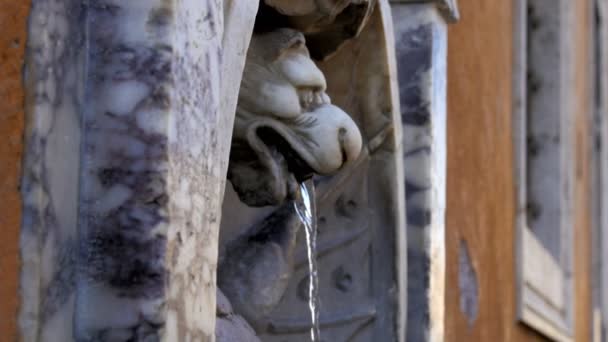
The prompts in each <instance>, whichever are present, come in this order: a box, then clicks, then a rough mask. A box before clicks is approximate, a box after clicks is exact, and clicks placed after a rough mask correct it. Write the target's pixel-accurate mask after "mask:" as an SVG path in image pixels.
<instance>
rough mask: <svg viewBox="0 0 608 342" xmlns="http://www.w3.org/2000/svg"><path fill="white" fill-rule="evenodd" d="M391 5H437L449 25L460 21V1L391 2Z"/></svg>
mask: <svg viewBox="0 0 608 342" xmlns="http://www.w3.org/2000/svg"><path fill="white" fill-rule="evenodd" d="M390 1H391V3H410V4H420V3H427V2H429V3H435V4H436V5H437V8H438V9H439V10H440V11H441V13H442V14H443V17H444V18H445V20H446V21H447V22H448V23H455V22H457V21H458V20H460V12H458V0H390Z"/></svg>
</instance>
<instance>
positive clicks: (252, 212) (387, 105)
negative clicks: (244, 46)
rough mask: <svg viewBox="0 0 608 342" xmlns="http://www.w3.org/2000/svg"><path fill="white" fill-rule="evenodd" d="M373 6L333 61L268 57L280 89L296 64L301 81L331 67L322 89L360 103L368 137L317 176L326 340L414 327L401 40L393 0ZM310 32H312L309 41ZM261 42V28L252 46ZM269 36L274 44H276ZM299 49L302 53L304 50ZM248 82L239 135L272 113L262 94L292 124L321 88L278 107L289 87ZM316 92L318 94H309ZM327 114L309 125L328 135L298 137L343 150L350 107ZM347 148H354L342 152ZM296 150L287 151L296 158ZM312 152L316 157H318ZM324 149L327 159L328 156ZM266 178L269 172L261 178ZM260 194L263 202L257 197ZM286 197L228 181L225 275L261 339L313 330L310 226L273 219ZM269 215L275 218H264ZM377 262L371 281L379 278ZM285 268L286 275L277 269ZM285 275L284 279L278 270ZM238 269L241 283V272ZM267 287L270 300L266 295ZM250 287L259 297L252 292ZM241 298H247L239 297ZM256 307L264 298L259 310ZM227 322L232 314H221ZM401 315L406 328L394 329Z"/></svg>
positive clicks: (389, 336) (399, 335) (357, 118)
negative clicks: (407, 317) (397, 43)
mask: <svg viewBox="0 0 608 342" xmlns="http://www.w3.org/2000/svg"><path fill="white" fill-rule="evenodd" d="M278 2H281V1H278ZM278 2H277V3H278ZM282 3H283V2H282ZM374 13H375V14H374V15H373V16H372V17H370V21H369V23H368V24H369V26H368V27H365V28H364V29H363V31H361V36H359V37H358V38H356V39H353V40H352V41H347V42H345V43H344V41H342V43H344V46H343V47H342V48H341V49H340V50H338V51H337V52H336V54H335V55H334V56H332V57H329V58H328V59H327V60H326V61H325V62H323V63H318V64H317V65H316V66H315V65H314V64H312V65H311V64H305V63H302V62H298V63H292V65H293V69H281V68H282V67H283V66H284V65H283V63H286V62H284V61H282V60H281V58H284V59H285V60H288V59H289V58H292V57H297V55H296V56H294V55H293V54H289V53H284V54H283V56H281V57H279V59H278V61H279V62H278V63H270V64H269V65H270V67H271V68H274V69H271V71H273V72H276V70H277V69H278V70H279V71H281V72H282V73H277V74H278V75H279V76H281V77H278V78H277V77H276V76H275V75H274V74H271V76H272V77H267V76H266V77H265V79H267V80H269V81H270V82H268V83H269V84H271V85H280V86H282V87H279V88H280V89H284V90H286V91H292V90H290V87H289V84H286V83H287V82H285V78H286V79H287V80H290V79H296V78H295V77H294V76H291V75H294V71H298V72H300V73H301V74H297V75H296V76H298V80H299V82H301V79H302V77H301V75H308V76H317V75H318V74H319V72H318V71H317V69H320V70H322V71H323V73H324V74H325V77H324V79H323V80H322V81H323V82H322V83H321V84H316V92H319V91H320V92H324V91H325V83H327V89H328V90H327V93H328V94H329V95H330V97H331V98H332V101H333V103H335V104H336V106H338V107H342V108H345V109H346V112H348V113H349V114H350V115H351V120H353V121H354V122H356V123H357V125H358V127H360V129H361V130H362V133H363V134H362V135H363V140H364V147H363V151H362V153H361V155H360V156H359V157H358V158H357V159H355V160H353V161H352V162H349V163H348V164H346V167H344V168H343V169H342V170H341V171H340V172H339V173H338V174H337V175H335V176H325V177H315V179H314V183H315V184H316V186H317V188H318V196H317V198H316V199H317V204H318V209H319V241H318V246H319V250H318V254H317V258H318V259H319V265H320V281H321V305H322V309H321V319H320V323H321V330H322V332H321V336H322V339H323V340H328V341H342V340H370V339H371V338H376V339H378V340H393V339H395V340H403V339H404V331H405V329H404V326H403V325H402V324H401V322H404V317H400V316H399V315H400V314H402V313H401V312H399V307H402V305H403V306H404V305H405V260H404V259H405V211H404V203H403V200H404V198H405V196H404V186H403V178H402V168H401V160H402V159H401V158H402V157H401V154H402V152H401V145H400V144H401V135H400V134H401V122H400V118H399V115H398V113H399V109H398V108H399V104H398V95H397V87H396V71H395V64H394V61H395V59H394V55H393V50H392V47H393V46H394V45H393V44H394V42H393V40H392V26H391V21H390V11H389V8H388V3H387V2H386V1H381V2H380V4H379V7H378V8H376V11H375V12H374ZM264 32H267V31H264ZM292 38H295V39H294V41H295V42H296V43H297V41H298V40H299V39H301V38H298V35H297V34H296V35H292ZM308 38H309V37H308V36H306V41H307V46H309V45H308ZM320 38H321V36H320ZM284 41H285V42H289V41H290V40H289V39H284ZM257 44H258V43H255V38H254V43H252V48H253V47H254V46H256V45H257ZM286 45H288V46H289V44H286ZM265 46H266V47H268V46H270V47H272V44H265ZM294 48H295V51H297V50H298V47H297V44H296V45H294ZM256 49H257V48H256ZM261 51H263V52H264V53H265V54H268V55H271V56H272V54H273V52H272V49H270V48H265V49H261ZM287 51H288V52H290V50H287ZM250 53H251V51H250ZM303 56H306V54H300V58H302V57H303ZM262 57H263V55H262ZM313 57H314V54H313ZM261 60H262V61H263V60H264V59H261ZM270 60H271V61H272V59H270ZM294 60H295V61H298V59H295V58H294ZM300 60H301V59H300ZM266 61H268V59H266ZM248 63H249V61H248ZM266 63H267V62H266ZM255 64H257V65H258V66H257V68H256V69H253V68H252V69H251V70H254V71H255V72H256V73H257V75H264V73H262V72H260V70H259V69H260V66H259V65H262V67H267V66H265V65H264V64H263V62H257V61H256V63H254V65H255ZM267 64H268V63H267ZM273 64H274V65H273ZM247 71H248V67H246V68H245V76H244V80H245V82H247V80H249V77H250V75H247ZM285 71H287V72H285ZM286 76H287V77H286ZM321 76H322V75H321ZM258 79H259V78H258ZM319 79H320V77H318V76H317V77H316V78H314V80H315V81H318V80H319ZM254 80H255V79H254ZM249 82H251V81H249ZM310 84H311V85H313V86H314V85H315V84H312V83H310ZM244 87H245V88H242V92H243V89H246V90H247V92H243V93H242V94H241V99H244V101H242V102H241V103H239V110H242V111H243V113H242V114H243V116H244V117H243V118H239V117H238V116H237V120H236V126H235V127H236V129H235V137H237V138H238V137H239V136H243V134H242V133H240V132H239V130H242V127H239V123H240V122H241V123H242V122H247V121H246V120H247V119H250V118H253V119H257V120H260V121H262V120H267V118H266V117H263V118H260V117H259V116H256V115H252V114H251V113H254V114H255V113H256V111H258V112H259V111H260V110H259V109H258V103H257V102H256V101H262V104H264V105H265V106H267V107H265V108H263V109H264V111H263V112H265V113H269V114H273V118H272V119H273V120H285V122H286V124H287V125H288V128H290V129H293V127H291V126H289V125H290V122H289V120H286V118H288V117H290V115H291V114H292V113H295V114H294V115H295V116H296V117H298V115H299V114H298V113H300V112H301V111H302V109H306V107H308V106H310V105H311V104H312V105H313V107H314V106H316V105H318V104H317V103H316V95H317V94H315V91H314V89H313V91H312V92H311V94H310V95H311V96H302V95H307V94H306V93H302V94H298V93H297V92H296V94H298V95H300V99H299V100H300V101H294V105H293V106H286V105H285V103H280V104H278V105H276V106H272V107H269V106H268V104H274V103H273V101H276V100H277V99H281V100H283V99H285V98H289V97H277V98H272V99H271V100H272V101H268V100H265V99H266V97H265V96H261V95H260V93H261V89H264V86H257V84H256V83H253V82H251V85H250V84H245V86H244ZM291 87H293V85H292V86H291ZM295 88H298V89H299V88H301V87H295ZM248 92H249V93H248ZM292 92H293V91H292ZM252 94H253V95H252ZM294 98H297V97H296V96H294ZM308 98H310V99H311V100H312V101H306V100H307V99H308ZM302 100H304V101H302ZM298 102H299V103H298ZM325 102H326V101H324V100H323V98H322V97H321V98H320V100H319V103H321V104H322V105H323V104H324V103H325ZM268 108H271V109H272V110H269V109H268ZM277 108H279V109H281V110H283V111H284V112H283V111H279V110H277ZM292 108H295V110H293V109H292ZM300 108H302V109H300ZM286 110H287V111H286ZM304 112H306V110H304ZM237 115H241V113H237ZM292 116H293V115H292ZM326 116H327V117H323V118H322V119H321V118H320V119H319V124H314V125H312V127H311V130H310V133H309V134H308V136H309V137H310V138H311V140H312V141H317V142H319V146H318V148H317V149H306V148H304V149H299V147H298V145H295V146H296V148H294V150H296V152H298V153H302V154H304V153H305V152H307V151H310V152H311V153H313V154H318V153H320V152H323V151H324V150H325V149H326V152H327V151H329V152H332V151H333V150H332V149H330V148H329V147H331V146H332V145H331V143H332V141H331V140H332V139H335V138H336V134H334V132H333V131H325V129H326V128H327V127H334V126H335V122H336V121H337V118H336V116H338V118H339V117H340V116H341V113H340V112H335V111H334V112H333V114H332V113H330V112H328V113H327V115H326ZM321 123H323V125H321ZM338 127H340V126H338ZM296 128H297V126H296ZM300 131H302V130H297V132H296V134H297V133H299V132H300ZM266 133H267V132H266ZM259 137H261V138H262V139H261V140H262V141H263V140H264V139H263V137H264V132H260V133H259ZM285 140H286V142H287V143H288V144H289V145H290V146H292V147H293V146H294V145H292V140H291V139H285ZM326 142H328V143H326ZM296 144H300V141H296ZM270 145H272V144H270ZM233 151H238V149H233ZM342 153H343V155H344V152H342ZM279 154H280V153H279ZM335 155H336V154H335V153H326V154H324V155H322V157H323V158H324V159H320V160H313V162H310V163H309V164H311V165H309V166H314V167H312V170H313V171H315V172H316V173H325V172H323V170H324V168H323V167H320V166H323V165H331V164H330V163H328V161H331V162H333V161H336V160H339V159H337V158H329V157H332V156H335ZM244 156H251V154H237V155H235V157H237V158H243V157H244ZM346 156H347V157H348V156H349V154H348V153H347V154H346ZM292 157H293V156H291V155H286V156H285V158H286V159H288V158H292ZM303 159H304V160H305V161H306V162H307V163H308V161H309V159H305V158H303ZM353 159H354V158H353ZM319 161H321V162H322V164H320V163H318V162H319ZM250 165H251V164H250ZM255 170H256V171H259V170H260V169H259V168H255ZM285 170H286V171H287V173H289V172H293V171H295V172H296V173H297V172H298V171H301V170H299V169H295V170H294V169H293V168H290V167H287V168H285ZM332 170H335V168H330V171H332ZM326 172H327V171H326ZM271 176H272V175H271ZM251 178H252V179H253V177H251ZM270 178H271V179H275V178H276V177H274V178H273V177H270ZM259 179H260V177H259V176H258V177H257V178H255V180H259ZM248 184H251V183H248ZM253 193H257V191H253ZM239 197H241V198H239ZM285 197H286V198H287V199H289V196H278V197H277V198H279V201H277V203H280V202H282V201H284V200H285ZM250 204H255V203H253V202H251V201H250ZM282 209H283V208H280V209H278V210H277V207H270V208H260V209H254V208H251V207H247V206H246V205H245V204H244V203H243V198H242V191H241V190H240V189H238V187H237V188H236V193H235V192H234V191H233V189H232V187H230V186H229V187H228V189H227V196H226V199H225V201H224V215H223V218H224V219H223V221H222V229H221V231H220V233H221V235H220V251H221V252H220V259H221V260H222V262H221V264H220V270H219V273H220V279H221V280H220V287H221V289H222V290H224V286H226V287H225V288H226V289H228V290H227V291H224V292H225V293H226V295H227V296H228V298H230V300H232V304H233V306H234V310H235V311H236V313H237V314H240V313H243V314H244V315H245V316H246V318H247V320H248V321H249V322H250V323H252V322H254V328H255V329H256V331H257V332H258V333H259V334H260V338H261V339H262V340H264V341H285V340H288V341H309V340H310V335H309V330H310V324H311V323H310V313H309V308H308V298H307V296H308V292H307V288H308V281H309V280H308V278H309V275H308V273H309V272H308V269H307V259H306V248H305V245H304V241H305V238H304V233H303V232H302V231H301V230H299V231H296V233H297V235H298V236H297V240H296V242H295V248H293V247H289V245H290V243H292V241H293V240H292V239H293V238H295V237H296V236H294V235H293V234H291V233H290V231H292V229H290V228H289V226H290V225H289V223H288V220H279V221H274V223H273V224H270V225H266V224H264V222H268V218H272V217H273V216H275V215H277V213H280V212H281V210H282ZM260 223H261V226H266V228H263V229H261V228H260V227H259V225H260ZM269 227H271V228H272V229H270V228H269ZM399 251H402V252H403V253H399ZM281 253H282V255H281ZM395 255H398V258H395ZM290 257H293V266H294V270H293V271H291V272H287V273H283V272H282V270H283V266H284V263H283V262H279V261H282V260H289V258H290ZM230 260H232V261H230ZM235 261H236V262H235ZM288 262H289V261H288ZM224 267H226V273H225V274H224V271H223V268H224ZM372 272H373V277H374V279H373V283H374V285H373V286H371V285H370V284H371V282H372V280H371V277H372ZM281 274H284V276H279V277H276V275H281ZM401 275H403V277H401ZM275 278H279V279H277V280H276V281H275V280H274V279H275ZM231 281H234V282H236V283H235V284H231V283H230V282H231ZM284 281H287V288H286V289H279V290H280V294H281V295H282V296H281V298H280V301H279V303H278V305H276V304H275V303H274V301H275V299H276V296H275V295H276V293H277V292H276V291H277V288H278V287H279V286H278V285H281V284H283V282H284ZM266 282H268V283H271V284H275V286H274V287H267V286H261V287H258V288H259V289H260V291H257V292H255V291H252V290H251V289H252V288H255V286H257V284H265V283H266ZM224 284H225V285H224ZM229 293H230V294H229ZM256 294H257V295H256ZM269 294H270V295H271V297H272V301H267V300H266V299H267V298H269V297H268V295H269ZM233 299H234V300H233ZM243 299H245V301H249V302H250V303H244V304H243V302H244V300H243ZM237 302H238V304H235V303H237ZM267 302H273V303H272V305H271V306H270V308H271V309H272V310H268V309H267V308H266V307H265V306H264V305H260V303H263V304H265V303H267ZM275 305H276V307H275ZM251 307H255V308H256V309H255V310H252V309H251ZM222 310H223V311H225V310H224V309H222ZM240 310H243V311H242V312H241V311H240ZM218 322H222V324H225V323H226V322H223V321H221V319H218ZM225 325H226V326H229V325H227V324H225ZM396 326H398V329H395V327H396Z"/></svg>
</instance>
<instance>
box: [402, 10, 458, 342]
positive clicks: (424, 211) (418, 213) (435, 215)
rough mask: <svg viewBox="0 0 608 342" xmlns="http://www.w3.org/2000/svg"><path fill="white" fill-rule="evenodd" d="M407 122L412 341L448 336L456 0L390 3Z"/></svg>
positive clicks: (408, 324)
mask: <svg viewBox="0 0 608 342" xmlns="http://www.w3.org/2000/svg"><path fill="white" fill-rule="evenodd" d="M391 5H392V6H391V7H392V13H393V22H394V26H395V44H396V51H397V69H398V74H399V97H400V102H401V106H400V107H401V119H402V122H403V148H404V161H403V162H404V170H405V171H404V174H405V183H406V190H405V192H406V198H407V199H406V203H407V204H406V205H407V221H408V223H407V225H408V228H407V237H408V294H407V298H408V304H407V311H408V312H407V317H408V321H407V327H408V329H407V338H406V340H407V341H443V339H444V331H443V322H444V306H445V304H444V302H445V299H444V293H445V291H444V286H445V191H446V190H445V187H446V184H445V182H446V150H447V147H446V123H447V120H446V102H447V98H446V75H447V22H452V21H455V20H457V19H458V10H457V6H456V2H455V1H428V2H422V3H421V2H420V1H416V2H415V3H414V2H412V1H407V0H401V1H392V3H391Z"/></svg>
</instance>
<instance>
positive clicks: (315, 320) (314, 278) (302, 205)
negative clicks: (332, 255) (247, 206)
mask: <svg viewBox="0 0 608 342" xmlns="http://www.w3.org/2000/svg"><path fill="white" fill-rule="evenodd" d="M314 190H315V188H314V184H313V182H312V181H309V185H308V186H306V184H305V183H302V184H300V189H299V196H297V197H298V199H297V200H296V201H295V203H294V207H295V209H296V213H297V214H298V216H299V217H300V220H301V221H302V224H303V225H304V228H305V231H306V251H307V253H308V269H309V272H310V276H309V282H308V306H309V308H310V315H311V318H312V326H311V328H310V338H311V340H312V341H313V342H318V341H320V340H321V328H320V326H319V274H318V269H317V218H316V216H315V215H316V213H315V210H314V203H313V202H312V201H314V199H315V191H314Z"/></svg>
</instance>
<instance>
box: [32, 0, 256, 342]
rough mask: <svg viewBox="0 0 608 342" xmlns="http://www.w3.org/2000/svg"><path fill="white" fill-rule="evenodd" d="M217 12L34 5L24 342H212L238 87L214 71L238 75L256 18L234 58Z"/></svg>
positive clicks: (200, 6) (197, 7)
mask: <svg viewBox="0 0 608 342" xmlns="http://www.w3.org/2000/svg"><path fill="white" fill-rule="evenodd" d="M230 6H231V8H233V6H232V5H230ZM228 12H229V11H227V13H228ZM228 14H229V13H228ZM224 15H225V13H224V9H223V2H222V1H217V0H206V1H196V0H150V1H145V2H142V1H119V0H99V1H91V2H89V1H85V2H83V1H77V0H34V1H32V11H31V14H30V16H31V17H30V27H29V41H28V50H27V60H26V72H25V85H26V91H27V132H26V150H25V154H24V156H25V161H24V171H23V172H24V175H23V184H22V192H23V202H24V219H23V227H22V239H21V254H22V260H23V269H22V279H21V293H22V297H21V302H22V305H21V312H20V329H21V334H22V339H23V340H24V341H72V340H78V341H110V340H111V341H127V340H138V341H139V340H146V341H157V340H166V341H189V340H194V341H212V340H213V338H214V337H213V336H214V327H215V301H216V290H215V270H216V263H217V261H216V259H217V233H218V228H219V220H220V217H219V216H220V206H221V200H222V195H223V189H224V183H225V173H226V166H227V161H228V151H229V146H230V134H229V133H230V132H231V131H232V118H231V117H230V116H233V115H234V108H232V111H230V108H231V107H234V106H235V104H236V94H237V91H238V85H239V83H240V73H238V72H235V73H233V74H230V75H229V76H223V75H222V74H221V73H222V70H224V69H227V68H229V67H233V68H235V70H238V69H239V68H240V69H242V66H243V64H244V51H245V49H246V47H247V43H248V38H246V37H247V35H250V34H251V29H252V25H253V17H254V16H255V10H253V12H251V13H249V12H247V13H245V15H244V17H243V19H244V20H243V21H242V24H243V25H244V26H243V30H242V33H243V35H244V39H242V41H241V40H239V41H237V42H236V43H233V44H231V45H230V46H227V49H226V50H223V30H224ZM247 25H249V27H247ZM225 45H228V44H225ZM224 53H226V54H229V56H228V58H227V59H228V60H229V63H231V65H230V66H228V65H226V64H223V59H224V58H223V54H224ZM239 53H240V55H239ZM235 56H240V59H241V60H239V57H235ZM234 78H237V79H234ZM221 109H224V111H222V110H221ZM226 115H228V117H226Z"/></svg>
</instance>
